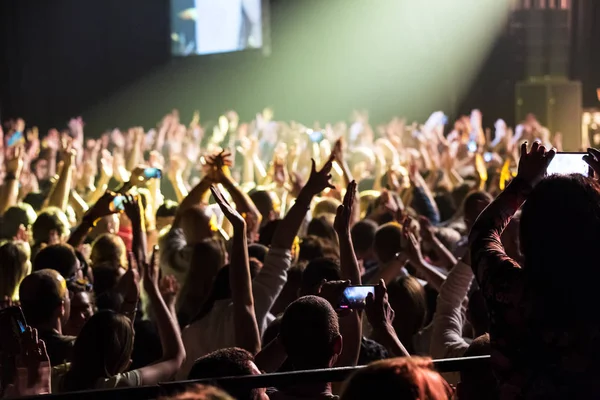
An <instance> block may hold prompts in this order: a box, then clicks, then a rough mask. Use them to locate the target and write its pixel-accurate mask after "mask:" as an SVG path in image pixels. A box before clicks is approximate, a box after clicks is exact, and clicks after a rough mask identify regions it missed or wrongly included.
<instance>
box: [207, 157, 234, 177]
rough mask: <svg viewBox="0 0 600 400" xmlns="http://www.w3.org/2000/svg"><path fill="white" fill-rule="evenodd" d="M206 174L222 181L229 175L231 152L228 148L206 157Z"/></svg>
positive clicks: (231, 163) (231, 162)
mask: <svg viewBox="0 0 600 400" xmlns="http://www.w3.org/2000/svg"><path fill="white" fill-rule="evenodd" d="M206 163H207V166H208V167H209V168H208V174H209V176H210V178H211V179H212V180H213V181H215V182H217V183H222V182H223V180H225V179H226V178H227V177H228V176H229V167H231V166H232V165H233V161H232V160H231V153H230V152H229V151H228V150H222V151H221V152H220V153H218V154H215V155H213V156H208V157H206Z"/></svg>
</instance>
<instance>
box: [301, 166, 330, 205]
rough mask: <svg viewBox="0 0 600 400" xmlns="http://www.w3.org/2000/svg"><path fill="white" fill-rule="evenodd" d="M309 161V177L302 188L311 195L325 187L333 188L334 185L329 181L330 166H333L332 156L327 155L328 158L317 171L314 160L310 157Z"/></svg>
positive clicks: (316, 193)
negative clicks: (310, 163) (310, 164)
mask: <svg viewBox="0 0 600 400" xmlns="http://www.w3.org/2000/svg"><path fill="white" fill-rule="evenodd" d="M311 162H312V166H311V170H310V177H309V178H308V182H306V185H304V188H303V190H307V191H308V192H309V194H310V195H311V196H316V195H318V194H319V193H321V192H322V191H323V190H325V189H327V188H329V189H335V186H333V185H332V184H331V182H330V181H331V168H333V156H331V157H329V160H327V162H326V163H325V165H323V168H321V170H320V171H317V167H316V164H315V160H314V159H311Z"/></svg>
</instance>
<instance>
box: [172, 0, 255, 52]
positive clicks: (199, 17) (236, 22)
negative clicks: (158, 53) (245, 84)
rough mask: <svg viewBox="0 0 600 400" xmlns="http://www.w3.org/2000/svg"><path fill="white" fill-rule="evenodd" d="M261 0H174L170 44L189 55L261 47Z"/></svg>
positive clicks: (173, 49) (173, 50) (176, 49)
mask: <svg viewBox="0 0 600 400" xmlns="http://www.w3.org/2000/svg"><path fill="white" fill-rule="evenodd" d="M261 15H262V6H261V0H171V48H172V52H173V54H174V55H177V56H189V55H203V54H215V53H228V52H232V51H240V50H247V49H258V48H261V47H262V45H263V37H262V36H263V35H262V18H261Z"/></svg>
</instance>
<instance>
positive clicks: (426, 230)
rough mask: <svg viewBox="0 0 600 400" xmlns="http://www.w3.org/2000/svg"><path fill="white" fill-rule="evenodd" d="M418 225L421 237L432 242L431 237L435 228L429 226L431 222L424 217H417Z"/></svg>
mask: <svg viewBox="0 0 600 400" xmlns="http://www.w3.org/2000/svg"><path fill="white" fill-rule="evenodd" d="M419 225H420V226H421V230H420V232H421V236H422V237H423V238H424V239H425V240H426V241H431V240H433V237H434V236H435V228H434V227H433V225H432V224H431V221H429V219H428V218H427V217H424V216H422V215H421V216H420V217H419Z"/></svg>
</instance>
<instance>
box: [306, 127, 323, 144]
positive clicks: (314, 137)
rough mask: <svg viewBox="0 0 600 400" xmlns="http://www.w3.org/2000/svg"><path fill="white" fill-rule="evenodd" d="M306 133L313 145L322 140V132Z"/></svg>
mask: <svg viewBox="0 0 600 400" xmlns="http://www.w3.org/2000/svg"><path fill="white" fill-rule="evenodd" d="M306 133H308V137H309V138H310V141H311V142H313V143H320V142H321V141H322V140H323V138H324V136H323V132H322V131H313V130H312V129H309V130H308V131H307V132H306Z"/></svg>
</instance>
